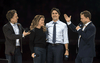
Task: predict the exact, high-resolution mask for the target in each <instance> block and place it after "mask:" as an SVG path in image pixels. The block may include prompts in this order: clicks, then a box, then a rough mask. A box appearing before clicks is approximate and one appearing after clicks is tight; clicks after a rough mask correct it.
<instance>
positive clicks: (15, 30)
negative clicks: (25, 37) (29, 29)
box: [10, 23, 20, 46]
mask: <svg viewBox="0 0 100 63" xmlns="http://www.w3.org/2000/svg"><path fill="white" fill-rule="evenodd" d="M10 24H11V26H12V27H13V30H14V32H15V34H16V35H19V28H18V26H17V23H16V24H13V23H10ZM16 46H20V43H19V39H16Z"/></svg>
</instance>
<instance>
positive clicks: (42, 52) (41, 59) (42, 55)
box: [33, 47, 46, 63]
mask: <svg viewBox="0 0 100 63" xmlns="http://www.w3.org/2000/svg"><path fill="white" fill-rule="evenodd" d="M34 52H35V54H37V55H39V56H38V57H35V58H33V63H45V62H46V49H45V48H40V47H34Z"/></svg>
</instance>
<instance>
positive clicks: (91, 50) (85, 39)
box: [69, 22, 96, 57]
mask: <svg viewBox="0 0 100 63" xmlns="http://www.w3.org/2000/svg"><path fill="white" fill-rule="evenodd" d="M69 28H70V29H71V30H73V31H74V32H77V33H78V34H79V35H81V38H80V43H79V51H78V55H79V56H80V57H95V56H96V53H95V34H96V27H95V26H94V24H93V23H92V22H91V23H89V24H88V25H87V26H86V28H85V29H84V31H82V28H81V29H80V30H79V31H77V30H76V26H75V25H74V24H73V23H71V24H70V25H69Z"/></svg>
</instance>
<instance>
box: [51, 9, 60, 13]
mask: <svg viewBox="0 0 100 63" xmlns="http://www.w3.org/2000/svg"><path fill="white" fill-rule="evenodd" d="M53 10H55V11H57V12H58V14H59V15H60V10H59V9H58V8H52V9H51V13H52V12H53Z"/></svg>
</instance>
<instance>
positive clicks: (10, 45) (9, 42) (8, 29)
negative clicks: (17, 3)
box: [3, 23, 23, 55]
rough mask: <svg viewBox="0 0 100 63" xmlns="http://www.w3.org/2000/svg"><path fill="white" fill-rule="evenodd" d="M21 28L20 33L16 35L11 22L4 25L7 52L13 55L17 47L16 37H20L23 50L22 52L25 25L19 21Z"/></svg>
mask: <svg viewBox="0 0 100 63" xmlns="http://www.w3.org/2000/svg"><path fill="white" fill-rule="evenodd" d="M18 28H19V35H16V34H15V32H14V30H13V27H12V26H11V24H10V23H7V24H5V25H4V26H3V33H4V36H5V40H6V41H5V54H9V55H12V54H14V51H15V47H16V39H20V44H21V52H22V33H23V27H22V26H21V24H20V23H18Z"/></svg>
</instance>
